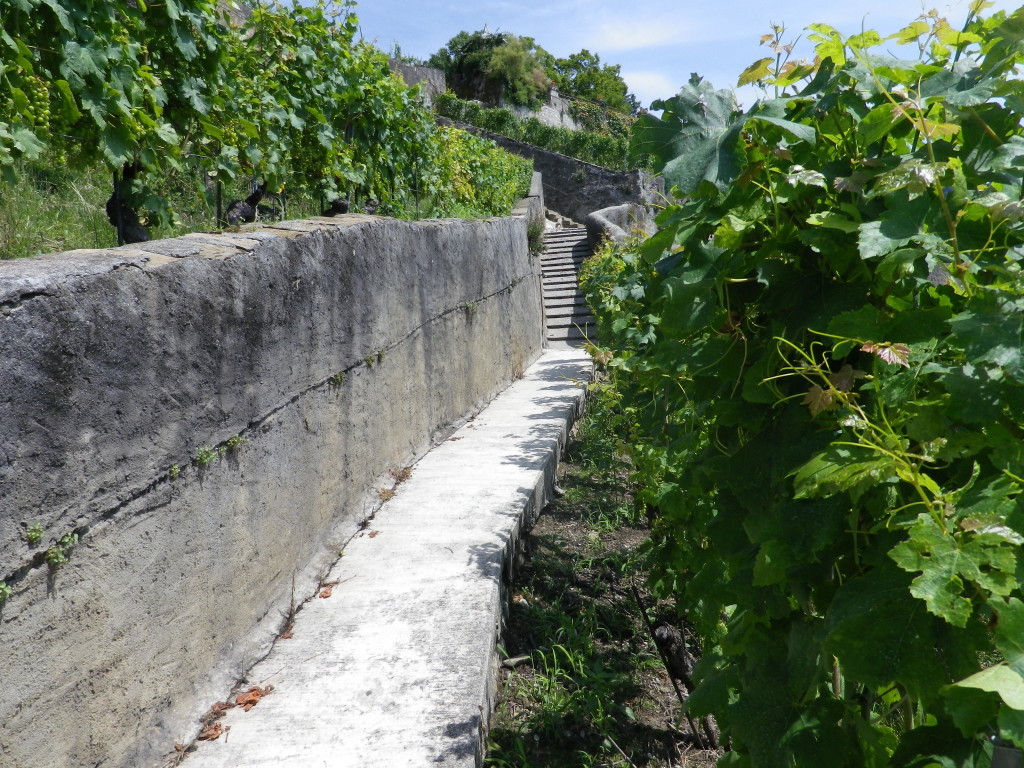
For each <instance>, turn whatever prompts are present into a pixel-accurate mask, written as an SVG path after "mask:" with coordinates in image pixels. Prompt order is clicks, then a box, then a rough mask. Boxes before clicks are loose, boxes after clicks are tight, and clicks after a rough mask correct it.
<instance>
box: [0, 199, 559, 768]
mask: <svg viewBox="0 0 1024 768" xmlns="http://www.w3.org/2000/svg"><path fill="white" fill-rule="evenodd" d="M531 208H532V210H533V212H534V215H537V212H538V211H541V212H542V210H543V203H542V202H541V201H539V200H537V199H533V200H532V201H528V202H527V203H524V204H523V205H522V206H521V207H520V209H519V211H520V213H521V214H524V215H521V216H519V217H511V218H506V219H489V220H485V221H424V222H418V223H411V222H402V221H395V220H389V219H376V218H373V217H367V216H360V215H350V216H343V217H338V218H336V219H311V220H307V221H303V222H285V223H281V224H278V225H275V226H274V227H272V228H270V227H268V228H262V229H257V230H253V231H245V232H241V233H237V234H226V235H221V236H217V235H193V236H187V237H183V238H177V239H175V240H166V241H156V242H152V243H146V244H144V248H145V249H144V250H142V249H140V248H139V247H138V246H129V247H125V248H119V249H114V250H109V251H76V252H71V253H67V254H57V255H52V256H46V257H41V258H36V259H27V260H20V261H16V262H0V579H4V580H5V581H6V582H7V584H8V585H9V586H10V587H11V588H12V589H13V594H12V595H11V596H10V598H9V599H7V600H6V602H4V603H2V604H0V643H2V646H3V649H4V650H3V663H2V664H0V691H2V694H0V765H3V766H4V767H5V768H38V766H40V765H43V764H45V765H47V766H76V767H77V766H94V765H102V766H104V768H118V767H120V766H126V767H127V766H132V767H133V768H135V767H137V766H147V765H158V764H161V760H162V756H163V755H166V754H167V753H169V752H172V750H173V745H174V744H175V742H187V741H188V740H189V739H190V738H191V737H192V736H194V734H195V732H196V731H197V730H198V723H197V722H196V717H197V716H198V715H199V714H200V713H202V712H203V711H205V710H206V709H207V708H208V707H209V706H210V705H211V704H212V703H213V702H214V701H216V700H217V699H220V698H223V697H224V696H225V694H226V693H227V691H228V689H229V687H230V685H231V684H232V683H233V682H234V681H235V680H236V679H237V678H238V677H239V676H240V675H242V674H243V673H244V671H245V670H246V669H247V668H248V667H249V666H250V665H251V664H252V663H253V662H254V661H255V660H257V659H258V658H260V657H261V656H262V655H263V654H264V653H265V652H266V650H267V648H268V647H269V644H270V642H271V641H272V639H273V637H274V636H275V635H276V634H277V633H278V632H279V631H280V629H281V628H282V626H283V624H284V621H285V617H286V615H287V614H288V612H289V610H290V608H291V607H294V605H295V602H296V601H301V599H302V597H304V596H306V595H309V594H312V591H313V590H314V589H315V587H316V584H317V583H318V578H319V575H320V574H323V573H326V569H327V567H328V566H329V565H330V563H331V562H332V561H333V560H335V559H337V556H338V553H339V551H340V550H341V549H342V548H343V547H344V545H345V542H346V541H347V539H348V538H349V537H350V536H351V535H352V533H353V532H354V531H355V530H356V529H357V527H358V525H359V524H360V522H361V521H363V520H364V519H365V518H366V517H367V516H368V515H369V514H371V513H372V512H373V510H374V509H375V506H376V505H377V504H379V495H378V493H377V489H379V488H388V487H390V486H391V485H393V482H394V481H393V480H392V479H391V478H390V477H389V470H393V469H398V468H401V467H403V466H405V465H407V464H409V463H411V462H412V461H413V460H414V459H415V458H417V457H418V456H420V455H422V454H423V453H424V452H425V451H426V450H427V449H428V448H429V447H430V445H431V441H432V440H433V439H435V438H436V437H437V436H438V434H439V432H440V431H443V430H445V428H446V426H447V425H450V424H452V423H453V422H457V421H458V420H460V419H462V418H464V417H465V416H467V415H468V414H469V413H471V412H473V411H475V410H476V409H477V408H479V407H480V406H481V405H483V404H484V403H485V402H486V401H488V400H489V399H490V398H491V397H493V396H494V395H495V394H496V393H497V392H499V391H500V390H502V389H503V388H504V387H505V386H506V385H507V384H508V383H509V382H510V381H511V380H512V379H513V378H515V377H516V376H518V375H521V374H522V371H523V370H524V369H525V368H526V367H527V366H528V365H529V364H530V363H531V362H532V361H533V360H534V359H535V358H536V356H537V355H538V354H539V351H540V348H541V346H542V343H543V342H542V339H543V328H542V324H541V298H540V291H539V279H538V276H537V271H538V267H537V266H536V264H535V263H534V261H535V260H533V259H532V258H531V257H530V255H529V254H528V251H527V223H526V216H525V214H526V213H527V212H528V211H529V210H530V209H531ZM35 523H38V524H39V525H41V527H42V529H43V530H44V534H43V538H42V541H41V542H39V543H38V544H37V545H35V546H32V545H30V544H29V543H28V542H27V540H26V534H27V531H28V527H29V526H31V525H33V524H35ZM69 532H74V533H76V534H77V535H78V536H79V537H80V541H79V542H78V544H77V545H75V546H74V547H73V548H72V549H71V550H70V552H68V553H67V557H68V561H67V562H66V563H64V564H62V565H59V566H58V567H56V568H51V567H50V566H48V565H47V564H46V562H45V559H44V558H45V554H44V553H45V552H46V551H47V548H49V547H52V546H54V545H55V543H56V542H57V541H58V540H59V538H60V537H61V535H63V534H65V533H69ZM51 552H53V550H51Z"/></svg>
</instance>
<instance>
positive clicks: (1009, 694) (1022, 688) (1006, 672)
mask: <svg viewBox="0 0 1024 768" xmlns="http://www.w3.org/2000/svg"><path fill="white" fill-rule="evenodd" d="M954 685H955V686H956V687H958V688H974V689H977V690H979V691H988V692H989V693H997V694H999V698H1000V699H1002V700H1003V703H1004V704H1006V706H1008V707H1010V708H1011V709H1016V710H1021V711H1024V677H1021V676H1020V675H1018V674H1017V673H1016V672H1014V671H1013V670H1012V669H1010V668H1009V667H1008V666H1006V665H1005V664H996V665H995V666H992V667H989V668H987V669H983V670H981V672H978V673H976V674H973V675H971V676H970V677H968V678H966V679H965V680H961V681H960V682H958V683H954Z"/></svg>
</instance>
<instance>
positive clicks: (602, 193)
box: [438, 117, 665, 222]
mask: <svg viewBox="0 0 1024 768" xmlns="http://www.w3.org/2000/svg"><path fill="white" fill-rule="evenodd" d="M438 122H439V123H442V124H446V125H454V126H455V127H457V128H462V129H463V130H465V131H469V132H470V133H475V134H476V135H478V136H483V137H485V138H488V139H490V140H491V141H493V142H495V143H496V144H497V145H498V146H499V147H503V148H504V149H507V150H508V151H509V152H512V153H514V154H517V155H520V156H521V157H526V158H529V159H531V160H533V167H534V170H536V171H537V172H539V173H540V174H541V175H542V176H543V178H544V202H545V204H546V205H547V207H548V208H550V209H551V210H553V211H556V212H558V213H560V214H562V215H563V216H568V217H569V218H571V219H574V220H575V221H578V222H582V221H583V220H584V219H585V218H586V217H587V214H589V213H591V212H592V211H597V210H600V209H602V208H609V207H611V206H614V205H622V204H623V203H640V204H641V205H649V204H651V203H658V204H661V202H662V200H663V198H664V193H665V181H664V179H662V177H660V176H654V175H652V174H650V173H648V172H647V171H612V170H609V169H608V168H602V167H601V166H599V165H594V164H593V163H587V162H584V161H583V160H577V159H575V158H573V157H567V156H566V155H562V154H559V153H558V152H549V151H548V150H546V149H540V148H538V147H534V146H531V145H530V144H524V143H523V142H521V141H516V140H514V139H509V138H506V137H505V136H501V135H500V134H497V133H491V132H490V131H485V130H484V129H482V128H477V127H476V126H474V125H469V124H467V123H459V122H455V121H453V120H449V119H448V118H444V117H440V118H438Z"/></svg>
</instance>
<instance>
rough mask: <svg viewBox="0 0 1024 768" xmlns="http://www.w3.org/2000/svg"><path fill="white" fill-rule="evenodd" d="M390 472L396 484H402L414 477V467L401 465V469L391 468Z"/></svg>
mask: <svg viewBox="0 0 1024 768" xmlns="http://www.w3.org/2000/svg"><path fill="white" fill-rule="evenodd" d="M388 474H389V475H391V478H392V479H393V480H394V481H395V485H400V484H401V483H404V482H405V481H406V480H408V479H409V478H410V477H412V467H401V468H400V469H389V470H388Z"/></svg>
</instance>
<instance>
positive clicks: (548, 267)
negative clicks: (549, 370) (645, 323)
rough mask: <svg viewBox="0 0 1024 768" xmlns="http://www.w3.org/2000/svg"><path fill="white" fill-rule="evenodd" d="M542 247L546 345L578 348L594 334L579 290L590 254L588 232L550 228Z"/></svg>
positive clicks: (582, 229) (593, 327)
mask: <svg viewBox="0 0 1024 768" xmlns="http://www.w3.org/2000/svg"><path fill="white" fill-rule="evenodd" d="M544 247H545V251H544V253H543V254H542V255H541V260H540V263H541V271H542V273H543V286H544V317H545V319H546V321H547V328H546V333H547V339H548V343H549V344H550V345H551V346H552V347H555V348H559V347H580V346H582V345H583V343H584V342H585V341H587V340H593V339H594V337H595V335H596V331H595V326H594V318H593V316H592V315H591V314H590V309H589V308H588V307H587V304H586V302H585V301H584V299H583V293H582V292H581V291H580V288H579V272H580V265H581V264H582V263H583V261H584V259H586V258H587V257H588V256H590V255H591V253H592V251H591V249H590V242H589V241H588V240H587V230H586V229H584V228H583V227H572V228H565V229H549V230H548V231H547V232H545V233H544Z"/></svg>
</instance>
